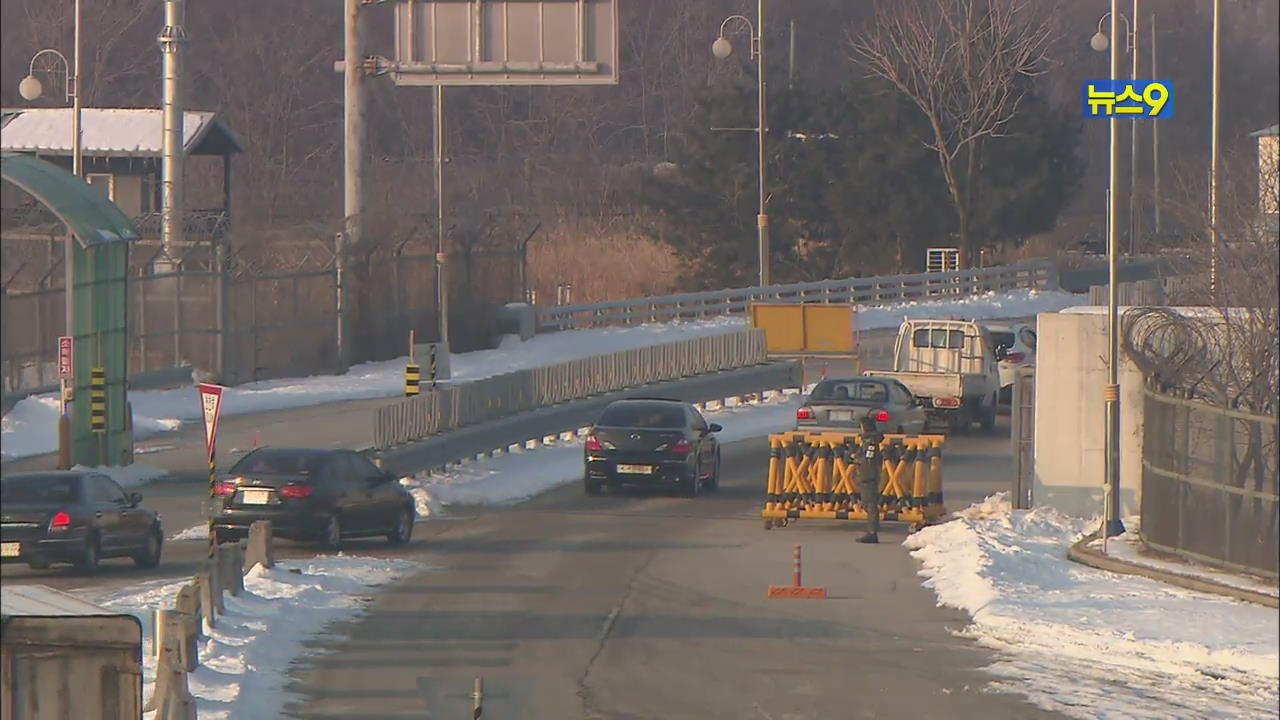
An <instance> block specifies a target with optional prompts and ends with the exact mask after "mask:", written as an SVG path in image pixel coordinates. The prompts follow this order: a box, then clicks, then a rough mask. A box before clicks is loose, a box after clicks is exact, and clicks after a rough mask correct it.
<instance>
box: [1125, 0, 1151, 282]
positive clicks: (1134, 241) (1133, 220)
mask: <svg viewBox="0 0 1280 720" xmlns="http://www.w3.org/2000/svg"><path fill="white" fill-rule="evenodd" d="M1138 26H1139V22H1138V0H1133V27H1132V28H1130V30H1131V34H1132V36H1133V66H1132V67H1131V69H1130V70H1129V79H1130V80H1132V81H1133V82H1137V81H1138V70H1139V68H1138ZM1153 79H1154V78H1153ZM1129 128H1130V130H1129V139H1130V144H1129V257H1137V256H1138V226H1139V223H1140V220H1139V218H1138V120H1137V118H1134V119H1133V120H1130V121H1129Z"/></svg>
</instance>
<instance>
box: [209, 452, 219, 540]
mask: <svg viewBox="0 0 1280 720" xmlns="http://www.w3.org/2000/svg"><path fill="white" fill-rule="evenodd" d="M214 452H215V449H214V445H213V441H210V442H209V513H208V515H209V560H210V561H212V560H213V556H214V555H215V554H216V553H217V548H218V534H217V533H216V532H214V530H213V517H214V511H213V501H214V498H215V497H216V493H217V490H218V470H217V466H216V465H215V464H214V462H213V458H214Z"/></svg>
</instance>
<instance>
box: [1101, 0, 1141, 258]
mask: <svg viewBox="0 0 1280 720" xmlns="http://www.w3.org/2000/svg"><path fill="white" fill-rule="evenodd" d="M1110 15H1111V13H1107V14H1105V15H1103V16H1102V17H1101V18H1100V19H1099V20H1098V32H1096V33H1094V35H1093V37H1092V38H1090V39H1089V46H1090V47H1092V48H1093V49H1094V50H1096V51H1098V52H1105V51H1106V50H1107V48H1108V47H1110V45H1111V41H1110V38H1108V37H1107V35H1106V34H1105V33H1104V32H1103V31H1102V23H1103V22H1105V21H1106V19H1107V17H1108V16H1110ZM1138 18H1139V15H1138V0H1133V24H1132V25H1130V23H1129V18H1128V17H1126V16H1125V15H1124V14H1123V13H1121V14H1120V19H1121V20H1123V21H1124V38H1125V43H1124V46H1125V52H1127V53H1129V54H1130V56H1131V57H1132V60H1133V65H1132V67H1131V68H1130V70H1129V79H1130V80H1132V81H1136V80H1137V79H1138V32H1139V29H1138ZM1113 34H1114V32H1113ZM1152 42H1154V39H1153V40H1152ZM1129 128H1130V135H1129V138H1130V146H1129V253H1128V254H1129V257H1135V256H1137V254H1138V212H1137V202H1138V192H1137V190H1138V120H1137V118H1134V119H1133V120H1132V121H1130V123H1129Z"/></svg>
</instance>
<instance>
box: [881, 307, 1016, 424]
mask: <svg viewBox="0 0 1280 720" xmlns="http://www.w3.org/2000/svg"><path fill="white" fill-rule="evenodd" d="M863 374H864V375H872V376H878V377H888V378H893V379H895V380H897V381H898V382H900V383H902V384H903V385H905V386H907V388H908V389H909V390H910V391H911V394H912V395H913V396H915V398H916V399H917V400H918V401H919V402H920V403H921V404H922V405H924V406H925V408H926V410H927V413H928V415H929V419H930V424H945V425H946V426H947V427H948V428H949V429H951V430H953V431H961V430H965V429H968V427H969V426H970V425H972V424H973V423H974V422H977V423H979V424H980V425H981V426H982V428H983V429H984V430H988V431H989V430H991V429H993V428H994V427H995V419H996V402H997V400H998V395H999V390H1000V370H999V366H998V361H997V360H996V356H995V346H994V345H993V344H992V341H991V336H990V333H989V332H988V331H987V329H986V327H984V326H983V325H980V324H978V323H977V322H973V321H970V320H906V321H904V322H903V323H902V325H901V326H900V327H899V328H898V340H897V343H896V345H895V347H894V355H893V370H889V371H881V370H868V371H866V372H864V373H863Z"/></svg>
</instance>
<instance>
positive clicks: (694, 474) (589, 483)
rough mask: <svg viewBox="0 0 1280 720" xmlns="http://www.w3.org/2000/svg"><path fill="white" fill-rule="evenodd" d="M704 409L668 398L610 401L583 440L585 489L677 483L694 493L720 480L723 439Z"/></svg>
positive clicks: (712, 487)
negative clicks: (717, 434) (705, 416)
mask: <svg viewBox="0 0 1280 720" xmlns="http://www.w3.org/2000/svg"><path fill="white" fill-rule="evenodd" d="M720 430H721V427H720V426H719V425H716V424H715V423H708V422H707V421H706V419H705V418H703V417H702V413H700V412H698V409H697V408H695V407H693V406H692V405H690V404H689V403H686V402H681V401H679V400H669V399H666V398H629V399H626V400H618V401H616V402H613V403H610V404H609V406H608V407H606V408H605V409H604V412H603V413H601V414H600V419H599V420H597V421H596V424H595V426H594V427H592V429H591V434H590V435H588V436H587V439H586V442H585V443H584V444H583V464H584V472H583V489H584V490H585V492H586V494H588V495H598V494H599V493H600V490H601V488H603V487H605V486H620V485H649V486H655V485H660V486H674V487H676V488H679V489H680V490H681V492H682V493H683V494H684V495H686V496H688V497H695V496H697V495H698V493H699V492H701V490H703V489H706V490H712V491H713V490H715V489H716V488H717V486H718V485H719V482H720V444H719V442H717V440H716V438H715V435H714V433H716V432H719V431H720Z"/></svg>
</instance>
